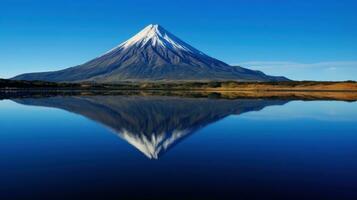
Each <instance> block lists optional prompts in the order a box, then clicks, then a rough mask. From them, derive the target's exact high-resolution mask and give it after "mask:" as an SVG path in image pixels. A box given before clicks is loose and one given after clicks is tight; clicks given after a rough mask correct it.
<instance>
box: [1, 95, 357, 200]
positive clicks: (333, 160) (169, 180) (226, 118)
mask: <svg viewBox="0 0 357 200" xmlns="http://www.w3.org/2000/svg"><path fill="white" fill-rule="evenodd" d="M0 128H1V129H0V155H1V157H0V199H3V200H7V199H51V200H52V199H79V198H88V199H89V198H98V199H299V200H301V199H338V200H341V199H357V102H345V101H301V100H294V101H291V100H284V99H282V100H279V99H215V98H190V97H174V96H138V95H136V96H131V95H129V96H128V95H119V96H110V95H107V96H99V95H98V96H95V95H88V96H53V97H46V98H44V97H38V96H37V97H27V98H17V99H4V100H1V101H0Z"/></svg>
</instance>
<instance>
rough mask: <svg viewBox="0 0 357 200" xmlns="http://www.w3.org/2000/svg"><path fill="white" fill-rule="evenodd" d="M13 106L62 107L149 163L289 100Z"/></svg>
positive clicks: (84, 100) (159, 99)
mask: <svg viewBox="0 0 357 200" xmlns="http://www.w3.org/2000/svg"><path fill="white" fill-rule="evenodd" d="M13 101H15V102H17V103H20V104H24V105H32V106H44V107H52V108H60V109H63V110H66V111H69V112H72V113H76V114H80V115H82V116H84V117H86V118H88V119H90V120H93V121H95V122H98V123H100V124H102V125H104V126H105V127H108V128H109V129H110V130H112V131H113V132H114V133H115V134H117V135H118V136H119V137H120V138H122V139H124V140H126V141H127V142H128V143H130V144H131V145H133V146H134V147H135V148H137V149H138V150H140V151H141V152H142V153H144V154H145V155H146V156H147V157H148V158H150V159H158V158H159V157H160V155H162V154H163V153H164V152H166V151H168V150H169V149H170V148H172V147H173V146H175V144H177V143H178V142H180V141H183V140H184V139H185V138H187V137H188V136H189V135H191V134H193V133H194V132H196V131H197V130H199V129H201V128H203V127H205V126H207V125H209V124H212V123H215V122H217V121H218V120H220V119H223V118H225V117H227V116H229V115H240V114H242V113H246V112H250V111H259V110H262V109H263V108H265V107H267V106H272V105H283V104H285V103H287V102H288V101H287V100H263V99H236V100H232V99H209V98H185V97H163V96H125V95H123V96H109V95H108V96H56V97H48V98H22V99H13Z"/></svg>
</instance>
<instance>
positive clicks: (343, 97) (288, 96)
mask: <svg viewBox="0 0 357 200" xmlns="http://www.w3.org/2000/svg"><path fill="white" fill-rule="evenodd" d="M58 95H61V96H76V95H82V96H95V95H102V96H107V95H142V96H178V97H189V98H207V97H208V98H215V99H257V98H264V99H281V100H337V101H357V92H343V91H303V90H300V91H288V90H282V91H277V90H275V91H265V90H261V91H249V90H241V91H225V90H217V91H215V90H209V91H197V90H192V91H183V90H172V91H165V90H7V91H4V90H3V91H1V90H0V99H17V98H35V97H36V98H37V97H38V98H41V97H52V96H58Z"/></svg>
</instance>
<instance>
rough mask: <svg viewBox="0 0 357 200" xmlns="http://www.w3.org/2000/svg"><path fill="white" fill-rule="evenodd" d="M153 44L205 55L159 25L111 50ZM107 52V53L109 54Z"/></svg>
mask: <svg viewBox="0 0 357 200" xmlns="http://www.w3.org/2000/svg"><path fill="white" fill-rule="evenodd" d="M149 42H150V43H151V45H152V46H157V45H160V46H162V47H165V48H170V49H172V50H181V51H187V52H191V53H199V54H203V53H202V52H201V51H199V50H197V49H195V48H193V47H191V46H190V45H188V44H187V43H185V42H183V41H182V40H180V39H179V38H177V37H176V36H174V35H173V34H171V33H170V32H168V31H166V30H165V29H164V28H163V27H161V26H160V25H158V24H150V25H148V26H146V27H145V28H144V29H142V30H141V31H140V32H139V33H137V34H136V35H134V36H133V37H132V38H130V39H129V40H127V41H125V42H123V43H121V44H120V45H119V46H117V47H115V48H114V49H112V50H110V51H109V52H112V51H114V50H117V49H127V48H130V47H137V48H140V47H143V46H145V45H146V44H147V43H149ZM109 52H107V53H109Z"/></svg>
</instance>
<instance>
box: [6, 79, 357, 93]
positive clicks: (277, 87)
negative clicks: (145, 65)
mask: <svg viewBox="0 0 357 200" xmlns="http://www.w3.org/2000/svg"><path fill="white" fill-rule="evenodd" d="M0 89H2V90H18V89H29V90H30V89H48V90H51V89H57V90H59V89H63V90H200V91H356V92H357V82H355V81H345V82H321V81H285V82H235V81H221V82H218V81H210V82H123V83H117V84H96V83H53V82H43V81H15V80H7V79H0Z"/></svg>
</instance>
